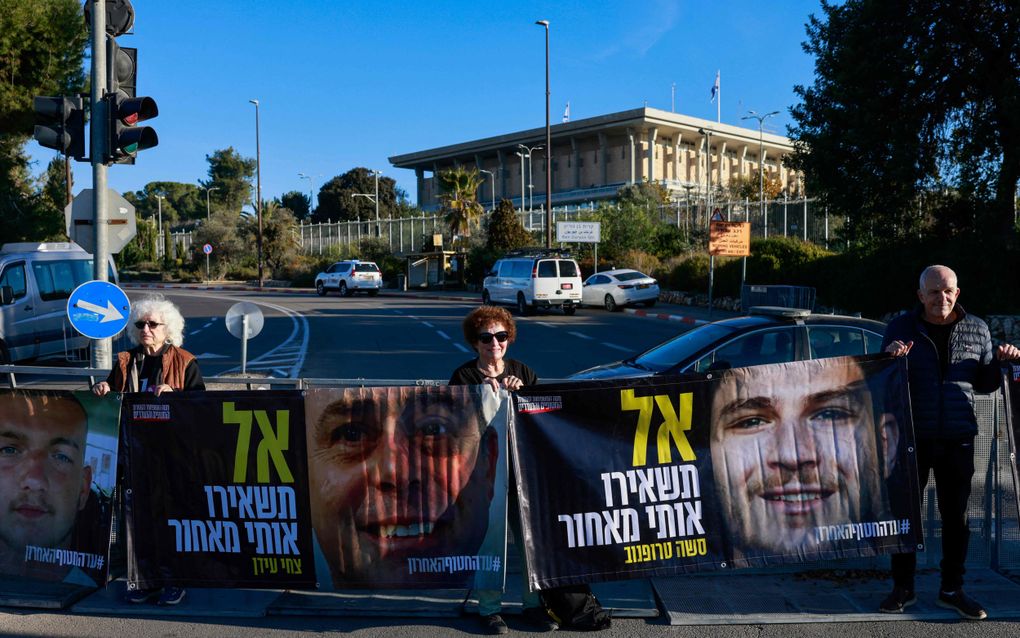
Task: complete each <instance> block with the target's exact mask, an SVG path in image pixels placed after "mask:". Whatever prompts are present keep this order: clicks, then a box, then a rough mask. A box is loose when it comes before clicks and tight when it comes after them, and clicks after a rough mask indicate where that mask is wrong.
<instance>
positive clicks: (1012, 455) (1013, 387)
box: [1002, 364, 1020, 509]
mask: <svg viewBox="0 0 1020 638" xmlns="http://www.w3.org/2000/svg"><path fill="white" fill-rule="evenodd" d="M1004 376H1005V378H1004V379H1003V384H1002V392H1003V396H1004V397H1005V399H1006V439H1007V441H1008V442H1009V464H1010V467H1011V469H1012V470H1013V493H1014V494H1016V499H1017V508H1018V509H1020V472H1018V471H1017V444H1018V442H1020V365H1017V364H1011V365H1010V366H1008V367H1007V368H1006V372H1005V374H1004Z"/></svg>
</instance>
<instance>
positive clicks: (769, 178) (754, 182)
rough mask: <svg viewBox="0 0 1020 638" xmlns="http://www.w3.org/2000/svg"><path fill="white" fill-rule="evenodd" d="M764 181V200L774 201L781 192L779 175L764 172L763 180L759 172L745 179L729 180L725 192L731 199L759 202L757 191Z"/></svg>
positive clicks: (781, 184) (781, 186) (781, 183)
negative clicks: (726, 191)
mask: <svg viewBox="0 0 1020 638" xmlns="http://www.w3.org/2000/svg"><path fill="white" fill-rule="evenodd" d="M763 181H764V184H765V199H766V200H770V199H775V198H777V197H779V194H780V193H781V192H783V182H782V181H781V180H780V179H779V175H777V174H775V173H769V172H767V171H766V173H765V179H764V180H762V176H761V172H760V171H755V172H754V173H752V174H751V175H747V176H745V177H737V178H734V179H731V180H730V183H729V185H728V186H727V190H728V191H729V196H730V197H732V198H733V199H748V200H752V201H755V202H757V201H758V200H759V196H758V189H759V187H760V186H761V185H762V182H763Z"/></svg>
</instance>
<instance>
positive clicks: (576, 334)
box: [567, 332, 595, 339]
mask: <svg viewBox="0 0 1020 638" xmlns="http://www.w3.org/2000/svg"><path fill="white" fill-rule="evenodd" d="M567 334H568V335H574V336H575V337H580V338H581V339H594V338H595V337H592V336H589V335H586V334H584V333H581V332H567Z"/></svg>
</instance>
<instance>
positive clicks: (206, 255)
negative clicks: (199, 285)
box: [205, 253, 212, 281]
mask: <svg viewBox="0 0 1020 638" xmlns="http://www.w3.org/2000/svg"><path fill="white" fill-rule="evenodd" d="M205 280H206V281H212V278H211V277H210V276H209V253H206V254H205Z"/></svg>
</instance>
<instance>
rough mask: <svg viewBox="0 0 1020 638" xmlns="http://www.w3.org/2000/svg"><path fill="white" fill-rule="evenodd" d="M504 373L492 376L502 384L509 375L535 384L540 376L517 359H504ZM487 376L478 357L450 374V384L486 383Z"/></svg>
mask: <svg viewBox="0 0 1020 638" xmlns="http://www.w3.org/2000/svg"><path fill="white" fill-rule="evenodd" d="M503 364H504V365H503V373H502V374H500V375H499V376H498V377H492V378H494V379H496V380H497V381H499V382H500V384H501V385H502V382H503V379H505V378H506V377H509V376H513V377H517V378H518V379H520V380H521V381H523V382H524V385H535V384H536V383H538V376H537V375H536V374H535V371H534V370H532V369H531V368H529V367H528V366H526V365H524V364H523V363H521V362H520V361H517V360H516V359H503ZM486 378H488V377H486V375H485V374H483V373H482V371H481V370H479V369H478V359H472V360H471V361H465V362H464V363H463V364H461V366H460V367H459V368H457V369H456V370H454V371H453V374H452V375H450V382H449V385H478V384H479V383H485V379H486Z"/></svg>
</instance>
